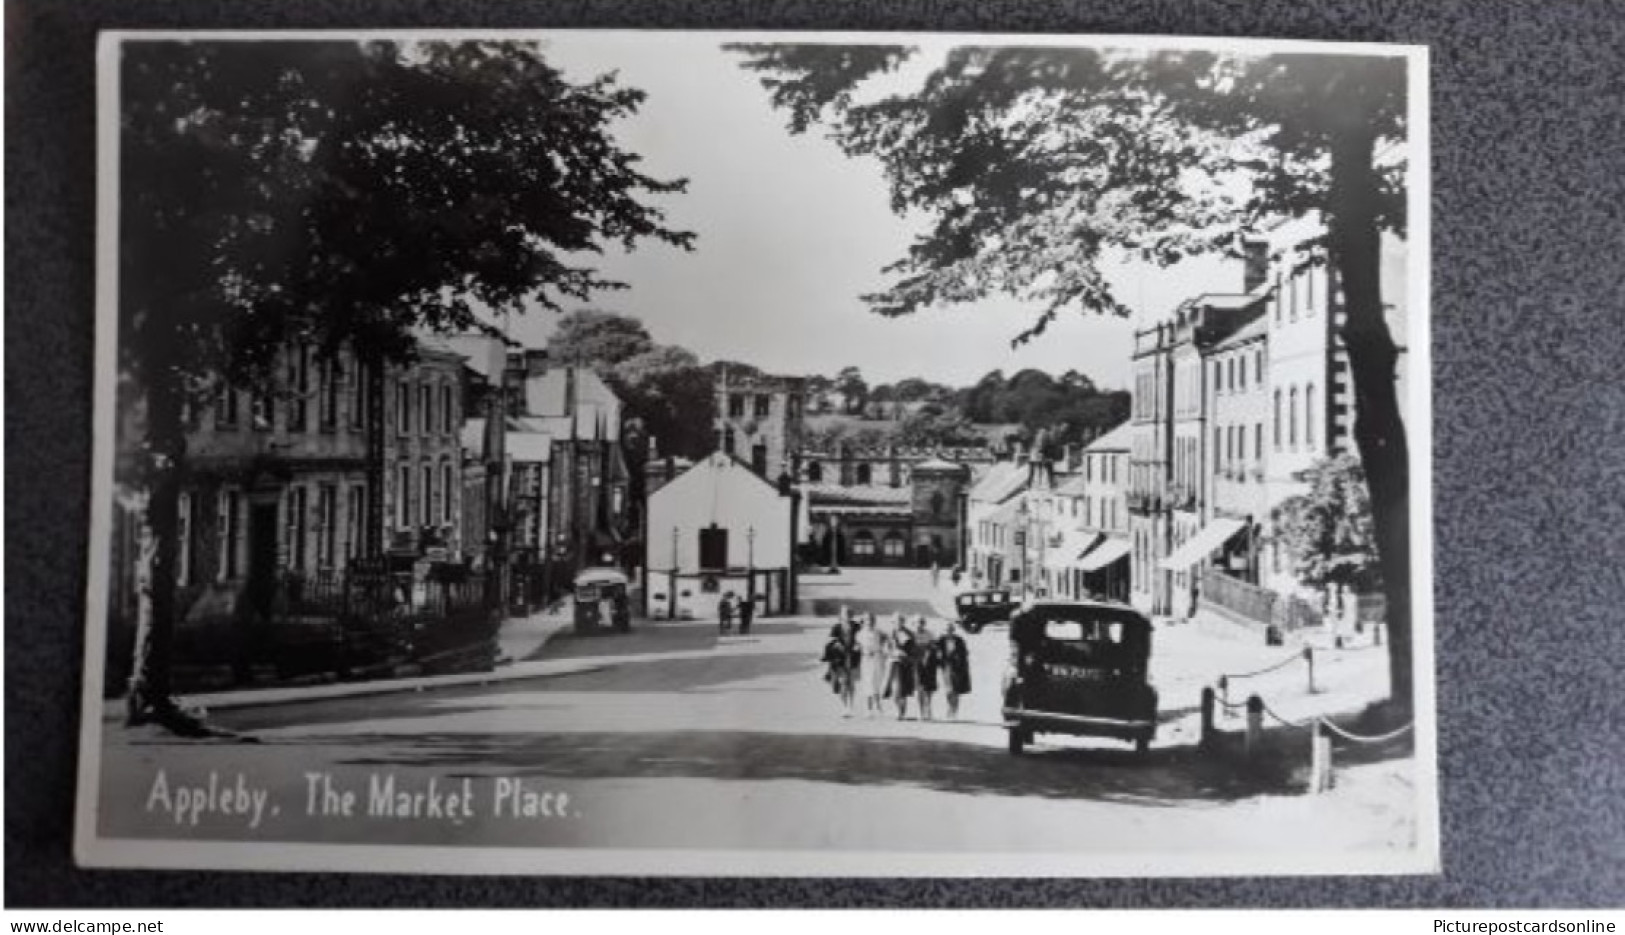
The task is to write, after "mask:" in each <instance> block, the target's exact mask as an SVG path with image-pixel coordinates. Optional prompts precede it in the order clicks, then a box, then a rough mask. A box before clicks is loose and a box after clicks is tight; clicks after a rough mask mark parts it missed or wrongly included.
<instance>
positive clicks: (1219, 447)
mask: <svg viewBox="0 0 1625 935" xmlns="http://www.w3.org/2000/svg"><path fill="white" fill-rule="evenodd" d="M1223 432H1224V430H1223V429H1220V428H1214V429H1213V466H1214V467H1217V468H1223V467H1224V443H1223V442H1222V441H1221V438H1222V433H1223Z"/></svg>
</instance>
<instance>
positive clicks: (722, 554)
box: [700, 525, 728, 569]
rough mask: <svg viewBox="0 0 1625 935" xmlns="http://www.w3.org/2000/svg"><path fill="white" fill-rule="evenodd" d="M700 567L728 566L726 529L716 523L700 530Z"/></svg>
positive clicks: (716, 567)
mask: <svg viewBox="0 0 1625 935" xmlns="http://www.w3.org/2000/svg"><path fill="white" fill-rule="evenodd" d="M700 567H701V568H708V569H718V568H727V567H728V530H726V529H723V528H722V527H720V526H716V525H712V526H710V527H709V528H706V529H701V530H700Z"/></svg>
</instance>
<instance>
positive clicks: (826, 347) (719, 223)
mask: <svg viewBox="0 0 1625 935" xmlns="http://www.w3.org/2000/svg"><path fill="white" fill-rule="evenodd" d="M546 55H547V57H548V58H549V59H550V61H552V63H553V64H554V65H555V66H556V67H558V68H560V69H561V70H563V71H564V72H565V74H566V75H567V76H568V77H570V78H571V79H573V80H586V79H589V78H591V77H594V76H596V75H598V74H601V73H604V72H607V71H616V72H618V73H619V77H620V79H621V80H622V81H623V82H624V83H626V84H628V85H631V86H633V87H637V88H640V89H642V90H644V91H646V92H647V93H648V95H649V96H648V99H647V100H646V101H645V102H644V105H643V107H642V109H641V110H640V112H639V113H638V114H637V115H635V116H634V117H631V118H629V119H627V120H625V121H622V122H621V123H620V124H619V125H617V126H616V127H615V134H616V136H617V139H618V141H619V142H620V144H621V145H622V146H623V147H624V148H626V149H629V150H631V151H634V152H637V153H640V154H642V155H643V157H644V160H645V161H644V169H645V171H646V172H648V174H650V175H652V176H655V177H658V178H669V177H683V178H687V179H688V180H689V189H688V191H687V192H686V193H684V194H681V195H674V196H669V197H662V198H660V199H658V202H657V203H659V204H661V205H662V206H663V207H665V208H666V209H667V210H668V221H669V224H670V225H671V226H673V227H675V228H677V229H682V230H690V231H693V232H694V233H695V235H696V244H695V250H694V251H693V252H684V251H682V250H680V249H676V248H672V247H667V246H664V245H657V244H653V243H651V244H648V245H646V246H644V247H641V248H640V249H638V250H636V251H634V252H632V253H630V254H622V253H620V252H619V251H616V252H614V253H611V254H606V256H605V257H604V258H603V259H602V261H601V263H600V267H599V268H600V270H601V271H602V272H603V273H604V274H605V275H606V276H608V277H609V278H612V279H618V280H621V281H624V282H626V283H627V284H628V285H629V286H630V287H631V288H630V289H628V290H625V291H619V292H612V293H605V294H602V295H600V296H598V297H596V298H595V299H594V300H593V301H592V302H590V303H588V304H586V305H584V306H583V307H592V308H599V309H602V310H605V311H611V312H618V313H622V314H629V315H633V316H635V317H637V318H639V319H640V320H641V321H642V322H643V323H644V324H645V326H646V327H647V328H648V329H649V331H650V333H651V334H652V335H653V337H654V339H655V340H656V341H658V342H660V343H663V344H678V345H681V346H684V347H687V348H688V349H689V350H691V351H693V352H695V353H696V354H698V355H699V357H700V358H701V359H702V360H716V359H730V360H740V361H744V362H747V363H751V364H754V365H756V366H758V367H761V368H762V369H764V370H767V371H769V372H774V373H784V374H812V373H821V374H826V375H834V374H835V373H836V372H838V371H839V370H840V369H842V368H843V367H847V366H856V367H858V368H859V369H860V370H861V371H862V372H863V374H864V377H865V378H866V379H867V380H868V381H869V382H870V383H871V384H874V383H881V382H894V381H896V380H899V379H902V378H904V377H909V376H919V377H924V378H925V379H928V380H933V381H936V382H942V383H948V384H950V385H966V384H969V383H973V382H975V381H976V380H977V379H979V378H980V377H981V376H982V375H983V374H985V373H987V372H988V371H991V370H995V369H1002V370H1003V371H1004V372H1005V373H1006V375H1008V374H1011V373H1013V372H1015V371H1017V370H1021V369H1024V368H1029V367H1032V368H1038V369H1042V370H1048V371H1050V372H1052V373H1055V374H1059V373H1062V372H1065V371H1067V370H1071V369H1076V370H1079V371H1081V372H1082V373H1084V374H1086V375H1088V376H1089V377H1090V378H1091V379H1093V380H1094V381H1095V382H1096V384H1097V385H1100V386H1102V387H1108V388H1115V389H1126V388H1127V387H1128V386H1129V385H1130V377H1129V367H1130V361H1129V351H1130V349H1131V347H1132V342H1133V330H1134V327H1135V324H1136V322H1135V321H1133V320H1124V319H1115V318H1105V317H1100V316H1089V317H1085V316H1084V315H1082V314H1081V313H1073V314H1068V315H1064V316H1062V317H1061V318H1060V319H1059V320H1057V321H1056V322H1055V323H1053V324H1052V325H1051V326H1050V328H1049V329H1048V330H1047V331H1046V332H1045V333H1044V334H1043V335H1042V336H1040V337H1039V338H1038V339H1036V340H1034V341H1032V342H1029V343H1028V344H1026V345H1024V346H1023V347H1021V348H1019V349H1012V348H1011V346H1010V339H1011V338H1012V337H1014V336H1015V335H1016V334H1018V333H1019V332H1020V331H1021V330H1023V328H1024V327H1026V325H1027V324H1028V323H1029V322H1030V321H1031V320H1032V318H1033V317H1034V315H1035V313H1036V309H1035V308H1033V307H1031V306H1025V305H1023V304H1021V303H1019V302H1017V301H1015V300H1013V299H1009V298H1003V297H990V298H987V299H986V300H984V301H979V302H976V303H974V304H966V305H960V306H955V307H948V308H936V309H929V310H926V311H924V312H921V313H918V314H915V315H911V316H905V317H902V318H885V317H882V316H879V315H876V314H874V313H873V312H871V311H869V310H868V309H867V307H866V306H865V304H864V303H863V301H862V300H861V298H860V296H862V295H863V294H864V293H867V292H874V291H878V290H880V289H881V288H882V287H884V286H885V285H886V284H887V281H888V280H887V277H886V275H885V274H884V273H883V272H882V268H883V267H884V266H885V265H886V264H888V263H890V262H892V261H894V260H896V259H898V258H899V257H901V256H902V255H903V254H904V252H905V251H906V249H907V246H908V244H909V242H910V240H911V237H912V232H913V230H914V227H913V224H912V223H911V221H910V220H909V219H907V218H903V217H899V216H898V215H896V214H894V213H892V211H891V209H890V205H889V199H888V192H887V187H886V182H885V178H884V176H883V174H882V172H881V169H880V166H879V164H878V163H876V162H874V161H872V160H869V159H850V158H848V157H846V156H845V155H844V154H842V153H841V152H840V150H839V149H838V148H837V147H836V146H835V144H834V143H832V142H830V141H829V140H827V139H824V138H822V136H820V135H819V133H818V131H817V130H816V129H814V130H813V131H811V132H809V133H807V134H805V135H802V136H792V135H791V134H790V133H789V131H788V130H787V129H786V128H785V124H784V119H783V116H782V114H780V113H777V112H775V111H774V110H773V109H772V108H771V107H770V106H769V104H768V97H767V92H766V91H764V90H763V89H762V87H761V86H760V84H759V83H758V80H757V77H756V75H755V74H753V73H750V72H746V71H744V70H743V69H741V68H740V67H739V62H740V60H741V58H740V56H738V55H736V54H733V53H728V52H724V51H723V50H722V49H721V47H720V46H719V45H718V43H717V40H716V39H715V38H714V37H706V36H682V35H676V34H672V33H665V34H645V35H643V36H638V35H632V34H625V33H599V34H573V35H572V34H557V33H555V34H552V35H551V36H550V37H549V42H548V45H547V47H546ZM906 78H907V76H906V75H905V76H904V77H903V78H900V79H897V80H906ZM915 223H917V221H916V222H915ZM1110 278H1111V279H1112V281H1113V282H1114V284H1115V285H1116V286H1117V287H1118V294H1119V297H1120V299H1122V300H1123V302H1124V303H1125V304H1126V305H1128V306H1130V307H1131V308H1133V309H1135V311H1136V315H1137V317H1138V318H1139V319H1141V320H1140V322H1139V324H1140V326H1142V327H1143V326H1144V324H1145V322H1146V321H1150V320H1154V319H1156V318H1160V317H1162V316H1164V315H1165V314H1166V313H1167V312H1168V311H1169V310H1171V309H1172V308H1173V307H1174V306H1176V305H1178V304H1179V303H1180V302H1181V301H1183V300H1184V299H1186V298H1189V297H1191V296H1193V295H1197V294H1199V293H1201V292H1207V291H1233V290H1235V289H1237V288H1239V286H1240V278H1241V274H1240V269H1239V266H1238V265H1236V264H1234V263H1230V262H1226V261H1223V260H1220V259H1216V258H1214V259H1202V260H1197V261H1188V262H1187V263H1185V264H1182V265H1181V266H1180V267H1177V268H1176V269H1174V270H1161V269H1156V268H1152V267H1147V266H1143V265H1138V264H1123V265H1121V266H1119V267H1117V268H1116V269H1114V270H1113V271H1112V272H1111V273H1110ZM555 320H556V316H554V315H553V314H552V313H549V312H547V311H545V310H539V311H535V312H532V313H529V314H527V315H524V316H519V317H516V318H515V319H513V321H512V324H511V328H512V331H511V336H512V337H514V338H516V339H518V340H520V341H521V342H522V343H525V344H530V345H540V344H542V343H544V342H545V339H546V336H547V334H548V333H549V332H550V331H551V330H552V326H553V322H554V321H555Z"/></svg>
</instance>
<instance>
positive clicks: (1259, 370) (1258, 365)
mask: <svg viewBox="0 0 1625 935" xmlns="http://www.w3.org/2000/svg"><path fill="white" fill-rule="evenodd" d="M1253 382H1254V383H1259V384H1262V383H1263V382H1264V352H1263V351H1262V350H1258V351H1255V352H1254V353H1253Z"/></svg>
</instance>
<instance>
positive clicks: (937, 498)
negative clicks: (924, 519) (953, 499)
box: [931, 490, 947, 516]
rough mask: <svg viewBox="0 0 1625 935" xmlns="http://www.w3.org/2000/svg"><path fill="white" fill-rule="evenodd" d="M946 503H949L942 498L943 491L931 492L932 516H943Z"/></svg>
mask: <svg viewBox="0 0 1625 935" xmlns="http://www.w3.org/2000/svg"><path fill="white" fill-rule="evenodd" d="M946 503H947V500H946V498H944V497H943V496H942V491H940V490H933V491H932V492H931V515H932V516H941V515H942V508H943V506H944V505H945V504H946Z"/></svg>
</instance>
